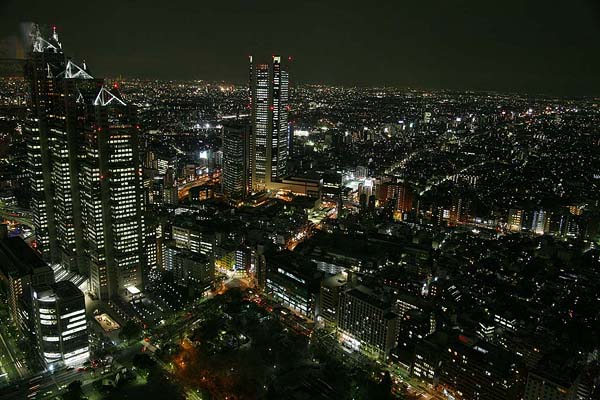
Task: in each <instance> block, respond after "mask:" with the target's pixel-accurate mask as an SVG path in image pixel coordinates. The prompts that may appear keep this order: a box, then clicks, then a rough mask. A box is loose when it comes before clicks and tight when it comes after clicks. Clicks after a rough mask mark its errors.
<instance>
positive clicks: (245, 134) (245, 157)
mask: <svg viewBox="0 0 600 400" xmlns="http://www.w3.org/2000/svg"><path fill="white" fill-rule="evenodd" d="M249 155H250V125H249V124H248V123H247V122H245V121H242V120H240V121H229V122H227V123H226V124H225V125H224V126H223V171H222V177H223V178H222V184H223V194H224V195H225V196H227V197H228V198H229V199H232V200H242V199H244V198H245V197H246V195H247V194H248V193H249V190H250V187H249V182H250V179H249V178H250V177H249V173H250V157H249Z"/></svg>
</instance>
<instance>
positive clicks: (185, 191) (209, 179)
mask: <svg viewBox="0 0 600 400" xmlns="http://www.w3.org/2000/svg"><path fill="white" fill-rule="evenodd" d="M220 176H221V173H220V172H214V173H213V174H211V175H203V176H201V177H200V178H198V179H196V180H195V181H193V182H189V183H186V184H185V185H183V186H179V188H178V196H179V201H181V200H184V199H187V198H188V197H189V194H190V189H191V188H194V187H197V186H202V185H207V184H209V183H217V182H219V178H220Z"/></svg>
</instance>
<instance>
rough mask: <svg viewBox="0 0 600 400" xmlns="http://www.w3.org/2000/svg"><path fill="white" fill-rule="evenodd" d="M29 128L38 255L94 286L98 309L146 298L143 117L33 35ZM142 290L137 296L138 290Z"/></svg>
mask: <svg viewBox="0 0 600 400" xmlns="http://www.w3.org/2000/svg"><path fill="white" fill-rule="evenodd" d="M32 42H33V43H32V49H31V54H30V57H29V60H28V62H27V65H26V72H25V75H26V78H27V79H28V81H29V83H30V90H31V93H30V95H31V98H30V103H29V105H28V107H29V110H28V118H27V122H26V124H25V126H24V131H25V134H26V135H27V143H28V145H27V153H28V161H29V163H28V164H29V173H30V177H31V209H32V213H33V222H34V227H35V232H36V243H37V249H38V251H39V252H40V253H41V254H42V255H43V257H44V259H45V260H46V261H48V262H50V263H52V264H61V265H62V266H63V267H64V268H66V269H67V270H70V271H73V272H77V273H80V274H82V275H87V276H89V277H90V291H91V292H92V293H93V294H95V295H96V296H97V297H98V298H99V299H102V300H107V299H110V298H115V297H117V296H127V294H128V293H133V292H137V290H139V289H142V288H143V283H144V282H143V277H144V274H143V272H142V271H143V268H144V265H145V260H144V254H145V252H144V215H143V211H144V204H143V194H142V185H141V182H142V177H141V165H140V157H139V146H138V130H139V127H138V125H137V121H136V111H135V109H134V108H133V107H132V106H131V105H129V104H127V103H126V101H125V100H124V99H123V98H122V96H121V95H120V93H119V91H118V88H117V87H116V86H115V87H107V85H106V83H105V81H104V79H99V78H94V77H93V76H92V75H91V74H90V72H89V70H88V68H87V66H86V64H85V62H83V63H82V64H81V65H78V64H75V63H74V62H73V61H71V60H70V59H67V58H66V57H65V54H64V53H63V49H62V45H61V43H60V42H59V38H58V34H57V33H56V29H55V28H54V29H53V32H52V36H51V37H50V38H48V39H44V38H43V37H42V35H41V34H40V32H39V30H37V28H36V29H35V30H34V31H33V32H32ZM133 288H135V289H133Z"/></svg>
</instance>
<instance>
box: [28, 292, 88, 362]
mask: <svg viewBox="0 0 600 400" xmlns="http://www.w3.org/2000/svg"><path fill="white" fill-rule="evenodd" d="M33 304H34V314H35V324H36V336H37V340H38V350H39V354H40V357H41V358H42V360H43V361H44V363H45V364H46V366H47V367H51V366H56V365H66V366H74V365H82V364H83V363H84V362H85V361H87V360H88V359H89V356H90V346H89V338H88V327H87V320H86V315H85V299H84V297H83V292H82V291H81V290H79V289H78V288H77V286H75V285H74V284H73V283H72V282H70V281H61V282H57V283H55V284H54V285H52V286H40V287H36V288H34V291H33Z"/></svg>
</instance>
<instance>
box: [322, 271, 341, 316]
mask: <svg viewBox="0 0 600 400" xmlns="http://www.w3.org/2000/svg"><path fill="white" fill-rule="evenodd" d="M345 288H346V277H345V276H344V275H343V274H337V275H334V276H331V277H329V278H327V279H323V280H322V281H321V291H320V296H319V316H320V317H321V318H322V319H323V320H325V321H327V322H330V323H333V324H335V323H337V310H338V306H339V301H340V293H342V291H344V290H345Z"/></svg>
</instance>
